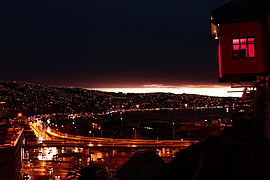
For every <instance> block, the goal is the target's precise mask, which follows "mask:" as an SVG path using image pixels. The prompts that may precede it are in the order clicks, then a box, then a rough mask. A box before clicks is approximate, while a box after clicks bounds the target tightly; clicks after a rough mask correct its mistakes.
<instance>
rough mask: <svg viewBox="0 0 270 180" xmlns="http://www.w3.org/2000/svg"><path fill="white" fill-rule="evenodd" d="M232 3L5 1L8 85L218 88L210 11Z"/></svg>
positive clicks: (0, 39)
mask: <svg viewBox="0 0 270 180" xmlns="http://www.w3.org/2000/svg"><path fill="white" fill-rule="evenodd" d="M228 1H229V0H215V1H214V0H166V1H164V0H162V1H161V0H97V1H95V0H92V1H91V0H85V1H81V0H65V1H62V0H49V1H48V0H43V1H39V0H29V1H22V0H8V1H2V2H1V3H0V14H1V18H0V20H1V22H0V26H1V27H0V34H1V35H0V46H1V53H0V58H1V71H0V77H1V80H23V81H30V82H35V83H41V84H46V85H54V86H55V85H57V86H59V85H61V86H62V85H64V86H79V87H88V88H102V87H106V88H108V87H140V86H142V85H151V84H161V85H164V86H176V85H177V86H181V85H192V84H195V85H205V84H218V81H217V62H216V61H217V60H216V45H215V41H214V40H212V39H211V38H210V33H209V27H210V26H209V21H210V12H211V10H213V9H215V8H217V7H218V6H220V5H222V4H224V3H226V2H228Z"/></svg>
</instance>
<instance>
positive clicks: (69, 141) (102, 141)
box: [28, 122, 198, 148]
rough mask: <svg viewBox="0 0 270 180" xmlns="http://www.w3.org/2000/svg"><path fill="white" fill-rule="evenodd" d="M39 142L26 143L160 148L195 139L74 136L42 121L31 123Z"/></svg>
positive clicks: (34, 145) (187, 143) (45, 145)
mask: <svg viewBox="0 0 270 180" xmlns="http://www.w3.org/2000/svg"><path fill="white" fill-rule="evenodd" d="M31 127H32V129H33V130H34V132H35V134H36V136H37V137H38V138H39V142H32V143H28V146H33V147H119V148H120V147H121V148H162V147H187V146H190V145H192V144H195V143H197V142H198V141H195V140H184V139H181V140H145V139H116V138H98V137H86V136H76V135H71V134H67V133H61V132H59V131H56V130H54V129H50V127H45V126H44V125H43V124H42V122H35V123H31Z"/></svg>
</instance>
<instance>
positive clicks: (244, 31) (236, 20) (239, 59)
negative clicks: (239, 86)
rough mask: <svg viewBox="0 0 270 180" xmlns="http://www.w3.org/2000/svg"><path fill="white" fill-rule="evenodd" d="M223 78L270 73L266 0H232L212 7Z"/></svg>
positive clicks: (243, 78)
mask: <svg viewBox="0 0 270 180" xmlns="http://www.w3.org/2000/svg"><path fill="white" fill-rule="evenodd" d="M211 35H212V37H213V38H214V39H216V41H217V46H218V47H217V49H218V70H219V74H218V76H219V80H220V81H221V82H224V81H225V82H232V81H251V80H256V77H257V76H265V75H268V74H269V71H270V68H269V61H270V59H269V58H270V39H269V37H270V6H269V2H268V1H267V0H246V1H243V0H241V1H237V0H234V1H230V2H228V3H227V4H225V5H223V6H221V7H219V8H217V9H215V10H214V11H212V16H211Z"/></svg>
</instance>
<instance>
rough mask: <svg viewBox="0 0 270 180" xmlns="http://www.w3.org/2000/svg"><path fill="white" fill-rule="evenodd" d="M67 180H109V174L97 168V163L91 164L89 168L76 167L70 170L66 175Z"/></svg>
mask: <svg viewBox="0 0 270 180" xmlns="http://www.w3.org/2000/svg"><path fill="white" fill-rule="evenodd" d="M66 178H67V180H73V179H78V180H89V179H91V180H108V174H107V172H106V171H104V169H103V168H101V167H99V166H97V165H96V164H95V163H90V165H89V166H85V167H83V166H81V165H75V166H74V167H73V168H72V169H69V170H68V173H67V175H66Z"/></svg>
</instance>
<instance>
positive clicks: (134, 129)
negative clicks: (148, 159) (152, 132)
mask: <svg viewBox="0 0 270 180" xmlns="http://www.w3.org/2000/svg"><path fill="white" fill-rule="evenodd" d="M132 130H133V131H134V139H136V128H132Z"/></svg>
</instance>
